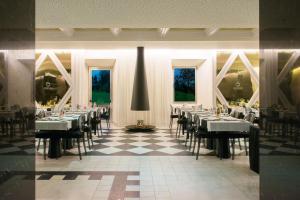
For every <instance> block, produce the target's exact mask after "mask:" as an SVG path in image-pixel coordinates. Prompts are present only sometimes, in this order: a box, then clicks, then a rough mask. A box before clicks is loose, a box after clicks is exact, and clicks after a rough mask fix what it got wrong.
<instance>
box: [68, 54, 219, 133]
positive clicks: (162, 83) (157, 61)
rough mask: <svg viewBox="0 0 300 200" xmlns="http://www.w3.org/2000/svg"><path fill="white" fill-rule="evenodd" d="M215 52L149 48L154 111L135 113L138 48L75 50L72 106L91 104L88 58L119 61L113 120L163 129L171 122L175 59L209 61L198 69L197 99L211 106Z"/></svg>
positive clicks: (115, 71) (115, 72)
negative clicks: (134, 86)
mask: <svg viewBox="0 0 300 200" xmlns="http://www.w3.org/2000/svg"><path fill="white" fill-rule="evenodd" d="M213 56H214V52H213V51H207V50H190V49H150V48H146V49H145V65H146V73H147V82H148V93H149V101H150V111H148V112H137V111H131V110H130V106H131V95H132V88H133V79H134V71H135V64H136V49H135V48H130V49H122V50H121V49H115V50H74V51H73V53H72V82H73V91H72V106H74V107H75V106H76V105H77V104H80V105H88V101H89V91H88V90H89V89H88V88H89V69H88V66H87V65H86V63H85V60H86V59H115V60H116V63H115V66H113V69H112V117H113V121H114V122H115V123H116V124H118V125H120V126H124V125H128V124H135V123H136V121H137V120H138V119H144V120H145V122H146V123H149V124H154V125H156V126H159V127H167V126H168V123H169V114H170V104H171V103H174V102H173V96H174V95H173V68H172V64H171V63H172V59H205V61H204V63H203V64H202V65H201V66H200V67H199V68H198V69H197V74H196V78H197V81H196V84H197V85H196V95H197V97H196V99H197V102H196V103H198V104H203V105H204V106H205V107H211V106H213V104H214V96H213V88H214V87H213V72H214V66H213V65H212V63H213Z"/></svg>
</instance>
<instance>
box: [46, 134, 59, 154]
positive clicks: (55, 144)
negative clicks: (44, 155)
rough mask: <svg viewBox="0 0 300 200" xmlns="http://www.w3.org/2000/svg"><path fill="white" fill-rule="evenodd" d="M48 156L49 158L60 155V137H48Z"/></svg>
mask: <svg viewBox="0 0 300 200" xmlns="http://www.w3.org/2000/svg"><path fill="white" fill-rule="evenodd" d="M48 157H49V158H59V157H61V146H60V138H50V143H49V150H48Z"/></svg>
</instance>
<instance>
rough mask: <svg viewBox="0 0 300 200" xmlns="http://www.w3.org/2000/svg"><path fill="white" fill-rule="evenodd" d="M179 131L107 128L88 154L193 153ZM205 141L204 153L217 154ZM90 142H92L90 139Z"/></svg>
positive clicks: (239, 151)
mask: <svg viewBox="0 0 300 200" xmlns="http://www.w3.org/2000/svg"><path fill="white" fill-rule="evenodd" d="M175 134H176V133H175V131H174V130H173V131H170V130H168V129H159V130H156V131H155V132H148V133H141V132H138V133H132V132H129V133H128V132H125V131H124V130H122V129H112V130H110V131H109V132H104V133H103V135H102V136H100V137H98V136H93V142H94V146H93V147H92V149H91V150H89V149H88V148H87V156H192V153H191V151H190V150H189V148H188V147H186V146H185V145H184V144H185V136H181V137H180V138H176V137H175ZM188 144H189V143H188ZM241 144H242V149H240V147H239V146H238V143H237V142H236V148H235V153H236V155H245V151H244V146H243V144H244V143H243V141H242V142H241ZM201 145H202V147H201V150H200V154H201V155H213V156H214V155H215V153H214V151H213V150H208V149H206V148H205V147H204V146H203V144H201ZM81 146H82V144H81ZM86 146H88V144H87V141H86ZM82 150H83V147H82ZM42 151H43V150H42V146H41V147H40V150H39V152H38V154H39V155H41V154H42ZM77 154H78V150H77V148H73V149H71V150H68V151H67V152H66V153H65V154H64V155H63V156H74V155H77Z"/></svg>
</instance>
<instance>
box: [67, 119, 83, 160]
mask: <svg viewBox="0 0 300 200" xmlns="http://www.w3.org/2000/svg"><path fill="white" fill-rule="evenodd" d="M83 126H84V123H82V124H81V125H79V127H77V128H75V129H72V130H70V131H68V133H63V134H61V137H62V138H63V139H75V140H76V143H77V148H78V155H79V159H80V160H82V156H81V149H80V141H81V140H82V143H83V148H84V152H85V154H87V151H86V145H85V137H84V131H83V128H84V127H83ZM64 150H65V148H64Z"/></svg>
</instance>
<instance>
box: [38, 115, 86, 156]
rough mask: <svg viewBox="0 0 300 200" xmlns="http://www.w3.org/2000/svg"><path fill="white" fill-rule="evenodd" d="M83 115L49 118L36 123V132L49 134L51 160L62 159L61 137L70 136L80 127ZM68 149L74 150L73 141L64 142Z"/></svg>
mask: <svg viewBox="0 0 300 200" xmlns="http://www.w3.org/2000/svg"><path fill="white" fill-rule="evenodd" d="M80 116H81V115H66V116H49V117H44V118H41V119H38V120H36V121H35V129H36V131H44V132H47V133H48V134H49V139H50V142H49V149H48V157H49V158H59V157H61V135H62V134H68V133H70V132H71V131H73V130H74V129H77V128H78V127H79V120H80ZM64 142H65V143H64V145H65V148H66V149H70V148H72V141H71V140H70V139H66V140H65V141H64Z"/></svg>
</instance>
